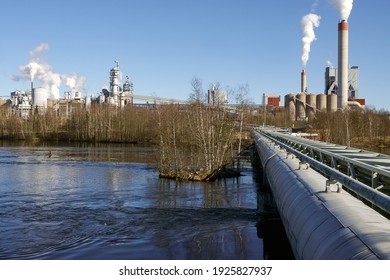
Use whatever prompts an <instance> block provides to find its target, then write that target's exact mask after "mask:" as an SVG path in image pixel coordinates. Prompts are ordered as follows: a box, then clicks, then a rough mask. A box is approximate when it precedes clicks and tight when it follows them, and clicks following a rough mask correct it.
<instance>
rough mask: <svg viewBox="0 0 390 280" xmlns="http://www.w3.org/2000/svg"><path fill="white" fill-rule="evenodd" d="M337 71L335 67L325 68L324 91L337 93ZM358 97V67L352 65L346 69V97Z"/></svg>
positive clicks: (350, 98)
mask: <svg viewBox="0 0 390 280" xmlns="http://www.w3.org/2000/svg"><path fill="white" fill-rule="evenodd" d="M337 85H338V71H337V69H336V68H330V67H326V69H325V91H324V92H325V93H326V94H332V93H333V94H337V89H338V86H337ZM357 98H359V67H358V66H352V67H351V68H349V69H348V99H349V100H352V99H357Z"/></svg>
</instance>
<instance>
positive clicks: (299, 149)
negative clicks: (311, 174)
mask: <svg viewBox="0 0 390 280" xmlns="http://www.w3.org/2000/svg"><path fill="white" fill-rule="evenodd" d="M257 133H259V134H260V135H262V136H264V137H266V138H267V139H269V140H270V141H272V142H274V143H275V144H276V145H278V146H280V148H281V149H284V150H286V151H287V152H288V153H290V154H293V155H295V156H296V157H297V158H298V159H299V160H300V161H301V162H303V163H307V164H309V165H310V167H312V168H314V169H316V170H317V171H318V172H320V173H322V174H323V175H324V176H326V177H327V178H328V179H329V180H335V181H337V182H339V183H341V184H342V185H343V186H344V187H345V188H347V189H349V190H350V191H352V192H354V193H355V194H356V195H357V196H358V197H360V198H364V199H365V200H366V201H368V202H370V203H372V204H373V206H377V207H379V208H380V209H382V210H384V211H385V212H387V213H390V196H389V195H387V194H386V192H388V191H389V188H390V157H389V156H386V155H382V154H378V153H373V152H368V151H364V150H359V149H353V148H347V147H345V146H339V145H335V144H329V143H325V142H320V141H314V140H310V139H304V138H301V137H296V136H291V135H289V134H287V133H282V132H277V131H271V130H267V129H263V130H260V131H257ZM359 158H361V159H360V160H359ZM373 163H381V164H382V165H379V164H373Z"/></svg>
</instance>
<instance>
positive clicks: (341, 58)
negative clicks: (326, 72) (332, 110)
mask: <svg viewBox="0 0 390 280" xmlns="http://www.w3.org/2000/svg"><path fill="white" fill-rule="evenodd" d="M338 27H339V28H338V30H339V32H338V35H339V36H338V77H337V80H338V82H337V84H338V85H337V97H338V98H337V101H338V102H337V107H338V108H339V109H342V108H344V107H346V106H348V22H347V21H346V20H341V21H340V22H339V25H338Z"/></svg>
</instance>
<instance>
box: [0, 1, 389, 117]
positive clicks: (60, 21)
mask: <svg viewBox="0 0 390 280" xmlns="http://www.w3.org/2000/svg"><path fill="white" fill-rule="evenodd" d="M0 7H1V9H0V11H1V17H0V32H1V38H2V44H1V52H0V70H1V75H0V95H1V96H7V95H9V93H10V92H11V91H14V90H16V89H27V88H28V87H29V81H28V80H19V81H14V80H12V78H11V77H12V76H13V75H20V72H19V66H21V65H26V64H27V63H28V62H29V60H30V59H31V57H30V56H29V51H31V50H33V49H35V48H36V47H37V46H39V45H40V44H42V43H46V44H48V46H49V48H48V50H46V51H44V52H42V53H40V55H39V59H40V60H41V61H45V62H46V63H47V64H49V65H50V66H51V68H52V71H54V72H56V73H60V74H66V75H72V74H73V73H77V74H78V75H80V76H84V77H85V78H86V81H85V84H84V90H83V95H84V96H85V95H92V96H96V95H97V94H98V93H99V92H100V91H101V88H102V86H104V85H108V84H109V70H110V68H112V67H113V66H114V60H118V61H119V63H120V67H121V70H122V72H123V74H124V75H128V76H129V77H130V79H131V80H132V81H133V83H134V92H135V93H136V94H143V95H154V96H161V97H167V98H177V99H187V98H188V96H189V94H190V92H191V80H192V79H193V78H194V77H197V78H200V79H201V80H202V81H203V85H204V87H205V88H207V87H208V86H209V85H210V84H212V83H213V82H219V83H220V84H221V86H222V87H225V88H235V87H238V86H239V85H243V84H248V85H249V94H248V96H247V98H248V99H249V100H250V101H252V102H254V103H261V95H262V93H266V94H268V95H280V96H282V97H284V95H286V94H288V93H297V92H298V91H299V90H300V72H301V70H302V62H301V55H302V43H301V40H302V30H301V27H300V21H301V18H302V17H303V16H304V15H306V14H308V13H310V12H312V11H313V8H314V12H315V13H316V14H318V15H320V16H321V21H320V26H319V27H318V28H316V29H315V33H316V37H317V40H316V41H314V42H313V43H312V45H311V52H310V57H309V60H308V63H307V66H306V71H307V83H308V90H309V92H312V93H322V92H323V91H324V71H325V67H327V61H331V62H332V63H333V65H334V66H335V67H337V24H338V21H339V18H340V15H339V12H338V10H337V9H336V8H335V7H334V6H332V5H331V4H330V3H329V0H319V1H316V0H279V1H274V0H273V1H271V0H267V1H266V0H182V1H180V0H164V1H162V0H161V1H158V0H116V1H100V0H96V1H89V0H85V1H82V0H67V1H54V0H52V1H49V0H35V1H29V0H14V1H2V2H1V4H0ZM388 11H390V1H388V0H376V1H363V0H355V1H354V4H353V9H352V12H351V15H350V17H349V20H348V21H349V28H350V32H349V62H350V65H351V66H354V65H357V66H359V68H360V92H359V97H361V98H365V99H366V104H367V105H371V106H374V107H375V108H376V109H378V110H379V109H385V110H390V87H389V85H388V83H387V82H388V81H389V80H390V70H389V69H390V55H389V50H390V36H389V35H390V33H389V30H388V26H390V17H389V16H388ZM66 90H68V89H67V88H66V87H65V85H64V84H62V86H61V95H62V92H63V91H66Z"/></svg>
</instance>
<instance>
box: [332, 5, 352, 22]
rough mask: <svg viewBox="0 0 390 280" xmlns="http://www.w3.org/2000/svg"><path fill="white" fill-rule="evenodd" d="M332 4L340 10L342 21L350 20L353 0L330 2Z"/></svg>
mask: <svg viewBox="0 0 390 280" xmlns="http://www.w3.org/2000/svg"><path fill="white" fill-rule="evenodd" d="M330 1H331V3H332V4H333V5H334V6H335V7H336V8H337V9H338V10H339V12H340V19H341V20H348V18H349V15H350V14H351V11H352V6H353V0H330Z"/></svg>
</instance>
